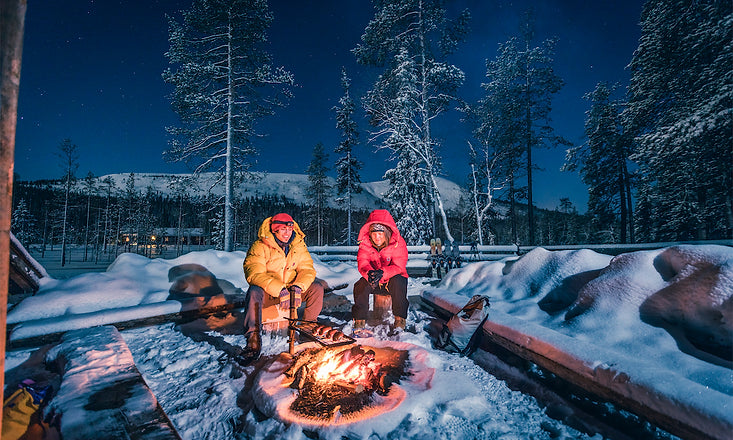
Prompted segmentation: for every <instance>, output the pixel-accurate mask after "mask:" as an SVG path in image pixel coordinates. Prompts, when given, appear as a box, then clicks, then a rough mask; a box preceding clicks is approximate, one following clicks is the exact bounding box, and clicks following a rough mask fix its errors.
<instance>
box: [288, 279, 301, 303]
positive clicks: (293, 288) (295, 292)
mask: <svg viewBox="0 0 733 440" xmlns="http://www.w3.org/2000/svg"><path fill="white" fill-rule="evenodd" d="M288 289H289V290H290V291H291V292H292V293H293V299H294V300H295V308H296V309H297V308H298V307H300V305H301V304H302V303H303V300H302V299H301V295H302V294H303V289H301V288H300V287H298V286H295V285H293V286H290V287H288Z"/></svg>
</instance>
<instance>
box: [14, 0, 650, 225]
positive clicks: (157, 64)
mask: <svg viewBox="0 0 733 440" xmlns="http://www.w3.org/2000/svg"><path fill="white" fill-rule="evenodd" d="M454 3H455V5H453V6H451V7H452V8H455V9H456V10H460V9H463V8H468V9H469V10H470V11H471V13H472V16H473V19H472V21H471V32H470V34H469V36H468V40H467V42H466V43H464V44H462V45H461V46H460V47H459V52H460V54H457V55H456V56H454V58H453V59H452V62H454V63H455V64H456V65H458V67H460V68H461V69H463V70H464V72H465V73H466V83H465V85H464V86H463V89H462V90H461V96H462V97H463V98H464V99H468V100H471V101H473V100H475V99H476V98H477V97H478V96H479V95H480V94H481V91H482V90H481V87H480V84H481V82H482V81H484V80H485V76H484V75H485V65H486V60H487V59H493V58H494V57H495V56H496V50H497V45H498V44H499V43H501V42H504V41H506V40H508V39H509V38H510V37H512V36H514V35H516V33H517V29H518V27H517V26H518V22H519V20H520V19H521V16H522V14H523V12H524V11H525V10H526V9H527V8H528V7H530V6H531V7H534V9H535V13H536V19H537V22H536V31H537V37H538V40H537V41H538V42H539V41H540V39H545V38H549V37H553V36H556V37H558V38H559V42H558V45H557V47H556V56H555V68H556V72H557V73H558V74H559V75H560V76H561V77H562V78H563V79H564V81H565V83H566V85H565V87H564V88H563V89H562V91H561V93H559V94H558V95H556V97H555V99H554V101H553V114H552V118H553V126H554V127H555V129H556V132H557V133H558V134H559V135H562V136H563V137H565V138H566V139H568V140H570V141H571V142H574V143H580V142H582V141H583V138H582V136H583V121H584V117H585V115H584V113H585V111H586V110H587V109H588V102H587V101H586V100H584V99H583V98H582V96H583V94H584V93H587V92H589V91H591V90H593V88H594V87H595V85H596V84H597V83H598V82H599V81H609V82H612V83H613V82H619V83H621V84H622V85H624V86H625V85H626V84H627V83H628V76H629V73H628V71H627V70H626V69H625V67H626V65H627V64H628V63H629V61H630V60H631V57H632V54H633V51H634V49H635V48H636V47H637V45H638V39H639V26H638V22H639V16H640V13H641V7H642V4H643V1H642V0H633V1H632V0H625V1H618V2H587V1H581V0H578V1H574V0H573V1H570V0H567V1H539V0H522V1H490V0H463V1H459V2H454ZM270 5H271V6H270V7H271V9H272V11H273V13H274V16H275V20H274V22H273V25H272V28H271V30H270V39H271V43H272V46H271V49H270V50H271V53H272V54H273V56H274V58H275V63H276V64H277V65H282V66H284V67H285V68H287V69H288V70H290V71H291V72H293V74H294V75H295V80H296V82H297V83H298V85H297V87H296V88H295V89H294V94H295V97H294V99H293V100H292V101H291V103H290V105H289V107H287V108H285V109H280V110H279V111H278V113H277V114H276V115H275V116H274V117H272V118H270V119H269V120H267V121H265V122H264V124H263V126H262V128H263V131H265V132H266V133H267V134H268V137H267V138H266V139H264V140H262V141H261V142H260V146H261V148H260V150H261V152H262V153H261V155H260V157H259V159H258V167H257V169H259V170H264V171H270V172H292V173H303V172H305V169H306V167H307V165H308V163H309V162H310V159H311V155H312V151H313V146H314V145H315V144H316V143H318V142H323V143H324V145H325V146H326V150H327V151H332V150H333V147H334V146H335V145H336V144H337V143H338V141H339V135H340V133H339V132H338V131H337V130H336V127H335V119H334V114H333V111H332V110H331V109H332V107H333V106H334V105H336V104H337V102H338V99H339V98H340V97H341V94H342V90H341V87H340V83H339V77H340V71H341V67H342V66H343V67H345V68H346V69H347V73H348V74H349V76H351V77H352V79H353V88H352V96H355V97H360V96H361V95H362V94H363V93H364V92H365V91H366V90H367V89H368V87H369V86H370V85H371V83H372V82H373V79H374V78H375V75H376V74H377V73H378V72H376V71H374V70H372V69H368V68H364V67H362V66H358V65H357V64H356V62H355V60H354V57H353V55H352V54H351V52H350V50H351V49H352V48H354V47H355V46H356V45H357V44H358V43H359V41H360V40H359V39H360V36H361V34H362V33H363V31H364V28H365V26H366V24H367V23H368V21H369V20H370V18H371V17H372V9H371V2H369V1H367V0H318V1H316V2H304V1H300V0H292V1H285V0H275V1H271V2H270ZM188 7H190V1H173V0H165V1H148V0H137V1H106V0H105V1H68V2H29V4H28V10H27V14H26V21H25V40H24V52H23V66H22V72H21V85H20V99H19V114H18V128H17V137H16V151H15V172H16V173H17V174H18V175H19V176H20V178H21V179H23V180H36V179H43V178H58V177H59V176H61V175H62V171H61V169H60V167H59V165H58V164H59V159H58V158H57V156H56V152H57V150H58V145H59V143H60V142H61V141H62V140H63V139H65V138H70V139H71V140H72V142H73V143H75V144H77V145H78V146H79V152H80V155H81V158H80V167H79V171H78V173H77V174H78V175H79V176H83V175H86V174H87V172H90V171H91V172H92V173H94V174H95V175H104V174H110V173H129V172H131V171H134V172H187V170H186V168H185V167H184V166H183V165H182V164H169V163H166V162H165V161H164V160H163V159H162V152H163V151H164V150H165V149H166V141H167V138H166V134H165V130H164V128H165V126H167V125H173V124H175V123H176V120H177V117H176V115H175V114H174V113H173V112H172V110H171V109H170V102H169V100H168V95H169V94H170V92H171V88H170V86H168V85H166V84H165V83H164V82H163V80H162V79H161V72H162V71H163V70H164V69H165V68H166V67H168V64H167V62H166V58H165V57H164V55H163V54H164V53H165V51H166V50H168V30H167V23H166V21H165V16H164V14H166V13H167V14H172V15H174V16H176V17H178V14H177V11H179V10H181V9H186V8H188ZM359 122H360V124H361V131H362V132H361V141H362V145H361V146H360V150H359V151H357V154H358V156H359V159H360V160H361V161H362V162H364V165H365V166H364V170H363V173H362V180H363V181H372V180H378V179H381V177H382V174H383V172H384V171H385V170H386V169H387V168H388V167H389V165H388V164H385V162H384V160H385V158H386V157H385V156H384V155H375V154H373V151H374V145H369V144H367V139H368V133H367V132H366V130H367V129H368V127H367V125H366V123H365V122H364V121H363V120H360V121H359ZM435 135H436V136H438V137H439V138H440V139H441V140H443V145H444V146H443V149H442V156H443V157H444V165H445V177H447V178H449V179H451V180H453V181H455V182H457V183H462V182H463V181H464V180H465V176H466V175H467V174H468V166H467V148H466V145H467V144H466V140H467V139H468V137H469V133H468V129H467V128H466V127H465V126H463V124H461V123H460V122H458V119H457V116H450V117H448V118H446V119H445V120H444V121H443V122H442V123H441V124H440V126H439V127H438V128H437V129H436V131H435ZM330 159H331V162H333V160H334V159H335V155H334V154H333V153H331V154H330ZM563 159H564V151H562V150H560V149H557V150H538V151H537V152H536V153H535V161H536V162H537V163H538V165H539V166H540V167H542V168H543V170H542V171H539V172H537V173H535V201H536V203H537V205H538V206H540V207H546V208H554V207H555V206H557V204H558V202H559V200H560V198H561V197H570V198H571V200H572V201H573V202H574V203H575V204H576V206H577V208H578V209H579V210H581V211H585V210H586V206H585V204H586V201H587V196H586V191H585V186H584V185H583V184H582V182H581V181H580V179H579V177H578V176H577V174H575V173H567V172H560V171H559V168H560V166H561V165H562V162H563ZM331 167H332V164H331Z"/></svg>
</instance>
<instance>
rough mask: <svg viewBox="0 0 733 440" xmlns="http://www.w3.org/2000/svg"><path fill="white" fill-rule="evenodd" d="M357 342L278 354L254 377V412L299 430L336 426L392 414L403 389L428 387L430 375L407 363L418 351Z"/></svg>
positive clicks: (393, 344) (391, 343)
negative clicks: (301, 428)
mask: <svg viewBox="0 0 733 440" xmlns="http://www.w3.org/2000/svg"><path fill="white" fill-rule="evenodd" d="M360 342H361V344H352V345H349V346H335V347H328V346H325V347H324V346H321V345H319V344H316V343H315V342H311V343H306V344H300V345H299V346H298V348H299V351H298V352H297V353H295V355H293V356H290V355H289V354H288V353H282V354H281V355H280V356H278V357H277V358H276V359H275V360H274V362H273V363H272V364H271V365H269V366H268V367H267V368H265V369H264V370H263V371H262V373H260V375H259V377H258V380H257V384H256V386H255V404H256V405H257V407H258V409H260V411H262V412H263V413H264V414H267V415H270V416H274V417H277V418H279V419H281V420H282V421H285V422H289V423H297V424H299V425H302V426H309V427H313V428H316V427H326V426H338V425H344V424H351V423H356V422H360V421H364V420H367V419H370V418H372V417H376V416H379V415H381V414H384V413H387V412H390V411H392V410H393V409H395V408H396V407H398V406H399V405H400V403H402V401H403V400H404V399H405V398H406V397H407V393H406V392H405V390H404V388H403V387H402V386H400V385H401V384H407V383H409V384H410V388H411V389H413V390H423V389H426V388H428V387H429V382H430V379H431V378H432V375H433V370H432V369H431V368H426V367H425V366H424V365H422V364H420V365H418V366H417V368H415V365H413V362H412V361H411V358H412V357H413V356H414V354H413V355H411V352H412V351H415V350H419V351H422V349H420V348H418V347H415V346H413V345H411V344H405V343H400V342H396V341H376V340H373V339H370V340H368V341H364V340H360ZM367 342H368V344H367ZM415 385H417V386H415Z"/></svg>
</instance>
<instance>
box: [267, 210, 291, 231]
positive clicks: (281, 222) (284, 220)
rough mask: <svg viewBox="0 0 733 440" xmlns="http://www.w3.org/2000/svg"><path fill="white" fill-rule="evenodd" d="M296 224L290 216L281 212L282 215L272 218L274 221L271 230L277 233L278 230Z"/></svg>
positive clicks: (271, 221) (271, 222) (271, 223)
mask: <svg viewBox="0 0 733 440" xmlns="http://www.w3.org/2000/svg"><path fill="white" fill-rule="evenodd" d="M294 224H295V222H294V221H293V218H292V217H290V215H288V214H285V213H284V212H281V213H280V214H275V215H273V216H272V219H271V220H270V230H272V232H275V231H277V230H278V229H282V228H284V227H285V226H293V225H294Z"/></svg>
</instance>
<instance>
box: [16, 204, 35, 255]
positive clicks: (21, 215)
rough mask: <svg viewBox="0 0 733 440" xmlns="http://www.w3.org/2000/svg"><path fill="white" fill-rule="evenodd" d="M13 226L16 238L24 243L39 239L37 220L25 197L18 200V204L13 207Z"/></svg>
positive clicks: (27, 243) (28, 243)
mask: <svg viewBox="0 0 733 440" xmlns="http://www.w3.org/2000/svg"><path fill="white" fill-rule="evenodd" d="M11 226H12V231H13V234H14V235H15V238H17V239H18V240H19V241H20V242H21V243H23V244H24V245H30V244H32V243H35V242H36V241H35V240H36V239H38V231H37V230H36V220H35V219H34V218H33V214H31V212H30V210H29V209H28V204H27V203H26V202H25V199H20V200H18V204H17V205H16V206H15V209H13V215H12V218H11Z"/></svg>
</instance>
